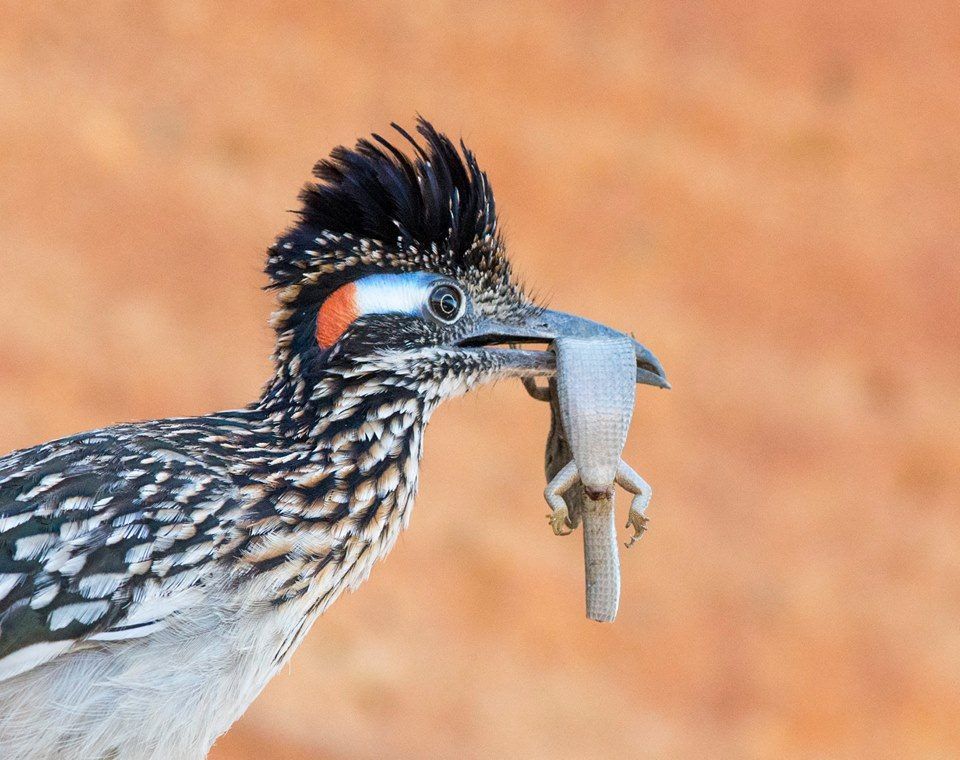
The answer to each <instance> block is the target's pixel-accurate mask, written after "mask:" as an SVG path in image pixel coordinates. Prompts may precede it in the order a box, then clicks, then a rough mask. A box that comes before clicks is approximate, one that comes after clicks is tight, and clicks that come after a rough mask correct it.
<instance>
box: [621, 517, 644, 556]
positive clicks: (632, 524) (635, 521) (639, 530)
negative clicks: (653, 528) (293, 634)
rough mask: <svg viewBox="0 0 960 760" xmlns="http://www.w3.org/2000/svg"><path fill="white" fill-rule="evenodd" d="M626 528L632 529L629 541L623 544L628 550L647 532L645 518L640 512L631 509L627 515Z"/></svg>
mask: <svg viewBox="0 0 960 760" xmlns="http://www.w3.org/2000/svg"><path fill="white" fill-rule="evenodd" d="M626 527H628V528H633V535H632V536H630V540H629V541H627V543H626V544H625V546H626V547H627V548H628V549H629V548H630V547H631V546H633V545H634V544H635V543H636V542H637V539H639V538H640V537H641V536H642V535H643V534H644V532H645V531H646V530H647V518H646V517H644V515H643V514H641V513H640V512H636V511H634V510H632V509H631V510H630V514H629V515H627V525H626Z"/></svg>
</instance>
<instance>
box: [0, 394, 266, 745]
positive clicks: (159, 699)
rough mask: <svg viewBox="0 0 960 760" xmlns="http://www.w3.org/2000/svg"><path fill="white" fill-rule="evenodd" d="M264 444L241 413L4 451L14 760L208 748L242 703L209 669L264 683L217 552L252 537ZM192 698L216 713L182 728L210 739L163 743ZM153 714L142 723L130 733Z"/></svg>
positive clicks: (1, 692)
mask: <svg viewBox="0 0 960 760" xmlns="http://www.w3.org/2000/svg"><path fill="white" fill-rule="evenodd" d="M255 439H256V435H255V432H254V430H253V428H252V427H251V425H250V424H249V420H248V418H247V415H246V414H245V413H244V412H234V413H226V414H223V415H217V416H211V417H201V418H190V419H177V420H160V421H155V422H149V423H142V424H137V425H120V426H116V427H111V428H105V429H103V430H98V431H93V432H90V433H84V434H80V435H75V436H71V437H68V438H64V439H61V440H57V441H52V442H50V443H46V444H43V445H41V446H37V447H34V448H30V449H24V450H20V451H15V452H13V453H11V454H8V455H7V456H5V457H3V458H0V757H17V758H47V757H50V758H54V757H63V756H70V757H84V758H87V757H89V758H99V757H101V756H102V757H111V756H112V755H111V753H116V756H118V757H124V758H127V757H156V758H166V757H171V758H172V757H190V756H191V754H194V755H196V756H202V753H203V751H205V748H206V747H207V746H209V743H210V742H212V741H213V739H214V738H215V737H216V735H217V734H218V733H219V731H220V730H223V728H225V727H226V725H229V720H232V719H233V718H232V717H231V718H229V719H228V721H227V723H226V724H225V725H223V724H224V719H225V718H224V716H225V715H226V713H227V712H229V709H230V705H229V704H225V703H224V702H223V700H220V699H218V698H217V696H216V695H215V694H212V693H207V692H206V691H205V690H204V688H203V683H198V677H202V678H205V679H207V680H209V681H210V682H211V683H217V688H218V689H223V688H224V686H226V685H227V684H229V682H230V679H233V680H234V681H235V683H234V684H232V687H233V688H232V693H233V694H234V695H236V694H238V693H241V692H243V690H244V689H245V690H246V692H249V691H250V689H258V688H259V687H258V686H257V685H256V684H253V683H246V682H247V681H250V679H251V675H250V674H249V673H246V672H244V669H243V668H242V667H238V666H237V662H236V659H237V656H236V653H235V652H230V651H229V649H225V648H224V647H222V646H219V643H220V642H222V639H223V636H224V635H225V633H226V632H228V631H229V630H230V626H231V624H232V620H231V610H230V605H229V604H219V603H218V600H228V599H230V598H231V596H230V594H229V593H227V591H226V589H225V588H224V587H225V586H226V584H228V583H229V582H230V579H229V574H228V573H227V572H226V571H225V569H224V567H223V566H222V563H220V562H218V559H219V558H221V557H223V556H225V554H227V553H229V550H230V548H231V542H235V541H237V540H238V532H237V531H236V530H233V529H232V528H231V526H232V522H231V519H230V516H229V515H230V513H231V511H232V510H233V511H236V510H237V509H238V507H239V506H240V504H241V502H242V499H243V487H244V483H245V482H247V481H248V480H249V475H248V474H247V473H246V470H244V469H243V468H238V467H236V461H237V457H238V456H242V455H243V454H242V453H241V452H242V451H243V450H244V449H245V448H246V447H248V446H250V447H253V448H257V446H256V440H255ZM261 448H262V447H261ZM247 456H249V453H248V454H247ZM249 630H250V634H251V635H258V634H257V633H256V632H255V631H254V630H253V628H252V627H250V629H249ZM261 633H263V635H269V632H263V631H261ZM215 642H216V644H217V645H216V646H214V643H215ZM244 643H246V644H250V643H251V642H240V641H237V642H236V644H237V646H238V647H240V646H242V645H244ZM268 646H269V644H268ZM273 646H278V644H276V643H274V644H273ZM244 693H245V692H244ZM226 698H227V701H228V702H229V701H230V699H229V697H226ZM251 698H252V696H249V697H247V698H246V699H245V701H244V702H243V705H245V704H246V703H247V702H249V699H251ZM234 701H236V700H234ZM191 702H194V704H193V705H192V709H194V710H195V711H199V712H200V713H204V714H202V715H198V719H197V720H194V721H187V722H184V721H183V720H182V719H181V720H180V721H178V724H179V725H180V726H181V728H182V727H183V726H185V725H194V726H196V727H197V734H198V735H196V736H191V735H190V731H189V730H186V731H182V730H181V735H180V736H179V738H177V739H176V740H174V739H173V737H171V736H165V737H153V738H151V737H150V736H149V730H147V726H148V725H150V726H152V725H155V721H156V719H157V718H158V717H162V716H163V714H164V712H165V711H167V712H169V714H170V717H171V719H172V718H173V717H174V716H180V717H181V718H182V716H183V714H184V710H188V709H191ZM237 709H242V706H238V708H237ZM210 710H216V711H217V712H218V713H220V714H219V715H207V714H205V713H206V712H207V711H210ZM141 711H147V712H149V713H150V714H151V717H150V721H149V723H145V724H144V731H143V732H140V733H139V734H138V733H134V734H132V735H131V734H130V732H129V731H121V730H120V727H121V725H123V723H124V722H127V725H129V721H136V720H137V719H138V713H141ZM143 717H144V716H143V715H142V714H141V715H140V719H141V720H142V719H143ZM234 717H235V716H234ZM96 721H99V723H100V725H99V726H91V723H92V722H96ZM221 726H222V727H221ZM218 727H221V728H219V730H218ZM211 732H214V733H212V734H211ZM131 736H132V737H133V744H131V743H130V742H131ZM161 739H162V741H161ZM120 741H123V742H125V743H124V744H120V743H118V742H120ZM71 753H72V754H71Z"/></svg>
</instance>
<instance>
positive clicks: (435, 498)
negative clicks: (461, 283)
mask: <svg viewBox="0 0 960 760" xmlns="http://www.w3.org/2000/svg"><path fill="white" fill-rule="evenodd" d="M958 30H960V12H958V10H957V6H956V3H954V2H942V3H920V4H906V3H904V4H896V3H879V4H878V3H866V2H852V3H843V4H837V3H831V2H801V3H790V2H784V1H783V0H777V1H775V2H768V3H762V4H758V7H755V8H752V9H750V10H747V9H746V6H745V5H744V4H743V3H739V2H717V3H689V2H682V3H671V2H663V3H644V4H642V5H641V4H618V3H602V4H601V3H588V2H573V1H570V2H558V3H537V4H517V3H513V2H479V3H470V4H455V3H448V2H440V1H435V2H418V3H411V2H399V1H391V2H382V3H377V4H361V3H357V4H348V3H314V2H309V3H308V2H304V3H286V4H283V5H279V4H277V5H273V4H259V3H233V4H226V3H213V2H168V3H142V4H139V3H138V4H122V5H120V4H112V3H97V2H94V3H90V2H87V3H62V4H55V3H35V4H34V3H31V4H20V3H9V2H7V3H3V5H2V10H0V262H2V268H0V272H2V278H3V286H2V291H0V292H2V298H0V324H2V332H0V335H2V346H3V348H2V351H0V420H2V424H0V448H2V450H4V451H7V450H10V449H13V448H17V447H22V446H29V445H32V444H35V443H38V442H40V441H43V440H46V439H49V438H53V437H56V436H61V435H65V434H68V433H71V432H75V431H79V430H82V429H87V428H93V427H98V426H102V425H105V424H108V423H112V422H116V421H121V420H129V419H144V418H152V417H162V416H175V415H184V414H192V413H196V414H200V413H204V412H208V411H213V410H216V409H221V408H232V407H236V406H240V405H242V404H244V403H247V402H249V401H251V400H253V399H254V398H256V396H257V394H258V392H259V389H260V385H261V383H262V382H263V381H264V380H265V379H266V378H267V376H268V374H269V372H270V364H269V360H268V356H269V354H270V351H271V334H270V331H269V329H268V328H267V326H266V320H267V315H268V314H269V312H270V309H271V297H270V296H269V295H268V294H266V293H264V292H263V291H261V290H260V287H261V286H262V285H263V284H264V282H265V278H264V277H263V275H261V273H260V268H261V266H262V261H263V256H264V251H265V249H266V247H267V246H268V245H269V244H270V243H271V241H272V239H273V237H274V235H275V234H276V233H278V232H279V231H280V230H281V229H283V228H284V227H285V226H286V225H287V224H288V223H290V222H291V219H292V217H291V216H290V214H289V213H288V212H287V210H288V209H291V208H294V207H295V206H296V205H297V204H296V194H297V191H298V189H299V187H300V186H301V184H302V183H303V182H304V181H305V180H306V179H308V177H309V172H310V168H311V166H312V164H313V162H314V161H316V160H317V159H318V158H320V157H322V156H323V155H325V154H326V153H327V152H328V151H329V150H330V149H331V148H332V147H333V146H334V145H336V144H339V143H348V144H349V143H352V142H353V141H354V139H355V138H356V137H358V136H361V135H364V134H367V133H368V132H370V131H373V130H377V131H383V130H386V129H388V124H389V122H390V121H391V120H398V121H400V122H401V123H403V124H405V125H406V126H411V125H412V123H413V118H414V115H415V113H416V112H421V113H423V114H424V115H426V116H427V117H428V118H430V119H431V120H433V121H434V122H435V123H436V124H437V125H438V126H439V127H440V128H442V129H444V130H446V131H448V132H449V133H450V134H452V135H453V136H460V135H462V136H463V137H464V139H465V140H466V141H467V143H468V144H469V145H470V146H471V147H472V148H473V149H474V150H475V151H476V152H477V153H478V155H479V158H480V161H481V164H482V165H483V166H484V167H485V168H486V170H487V172H488V173H489V175H490V177H491V180H492V182H493V184H494V187H495V189H496V193H497V198H498V202H499V207H500V209H501V218H502V222H503V227H504V229H505V231H506V235H507V241H508V245H509V250H510V252H511V254H512V257H513V258H514V260H515V263H516V265H517V268H518V269H519V271H520V272H521V273H522V274H523V276H524V278H525V280H526V281H527V282H528V283H529V284H530V285H531V286H532V287H533V288H534V289H535V290H536V291H538V292H540V293H542V294H546V295H547V296H549V298H550V301H551V304H552V305H553V306H554V307H556V308H561V309H568V310H573V311H578V312H580V313H583V314H586V315H588V316H590V317H592V318H595V319H599V320H601V321H604V322H607V323H610V324H613V325H616V326H619V327H621V328H624V329H630V330H633V331H635V332H636V334H637V336H638V337H639V338H640V339H641V340H642V341H644V342H645V343H646V344H647V345H648V346H650V347H651V348H652V349H653V350H654V351H655V352H656V353H657V354H658V355H659V356H660V358H661V359H662V360H663V362H664V364H665V366H666V368H667V371H668V374H669V376H670V379H671V380H672V382H673V384H674V390H673V391H672V392H670V393H662V392H656V391H654V390H652V389H650V388H641V389H640V390H639V393H638V405H637V412H636V416H635V423H634V426H633V430H632V434H631V440H630V442H629V444H628V451H627V455H626V457H627V459H628V461H630V462H632V463H633V465H634V466H635V467H636V468H637V469H638V470H639V472H640V473H641V474H643V475H644V476H645V477H646V479H647V480H648V481H650V483H651V484H652V485H653V487H654V491H655V494H654V501H653V504H652V507H651V510H650V516H651V518H652V519H651V526H650V528H651V529H650V532H649V534H648V535H647V536H646V537H645V538H644V540H643V541H642V542H641V544H639V545H638V546H636V547H635V548H634V549H632V550H631V551H630V552H627V553H625V555H624V558H623V564H624V588H623V598H622V604H621V613H620V616H619V618H618V620H617V621H616V623H615V624H613V625H598V624H596V623H590V622H588V621H587V620H585V619H584V615H583V589H582V582H583V569H582V558H581V548H580V544H579V539H578V538H576V537H573V538H569V539H566V540H561V539H559V538H556V537H554V536H553V535H552V534H551V532H550V531H549V529H548V526H547V523H546V521H545V520H544V517H543V516H544V513H545V509H546V507H545V505H544V503H543V502H542V498H541V489H542V487H543V475H542V449H543V443H544V438H545V435H546V428H547V415H546V411H545V409H544V408H542V407H541V406H539V405H538V404H536V403H534V402H533V401H531V400H530V399H528V398H527V397H526V395H525V394H524V392H523V391H522V389H521V388H520V387H519V385H506V384H502V385H500V386H498V387H497V388H495V389H492V390H487V391H484V392H481V393H479V394H476V395H474V396H471V397H468V398H466V399H463V400H459V401H456V402H453V403H451V404H449V405H448V406H447V407H446V408H444V409H442V410H441V411H440V412H439V413H438V414H437V415H436V417H435V419H434V422H433V423H432V424H431V427H430V431H429V433H428V435H427V444H426V456H425V461H424V465H423V469H424V472H423V478H422V490H421V494H420V497H419V500H418V503H417V508H416V510H415V513H414V519H413V525H412V527H411V529H410V530H409V531H408V532H407V533H406V534H405V536H404V537H403V538H402V539H401V541H400V542H399V544H398V546H397V548H396V549H395V550H394V553H393V554H392V555H391V557H390V558H389V559H388V560H387V561H386V562H385V563H383V564H382V565H381V566H379V567H378V568H377V569H376V570H375V571H374V574H373V576H372V578H371V579H370V580H369V581H368V583H367V584H366V585H365V586H364V587H363V588H362V589H361V590H360V591H359V592H357V593H356V594H353V595H350V596H347V597H345V598H343V599H342V600H341V601H340V602H338V603H337V604H336V605H335V606H334V607H333V608H332V609H331V610H330V611H329V612H328V613H327V614H326V615H325V616H324V617H322V618H321V619H320V620H319V621H318V623H317V624H316V625H315V626H314V629H313V632H312V633H311V635H310V636H309V637H308V639H307V641H306V643H305V644H304V645H303V647H302V648H301V649H300V650H299V652H298V653H297V654H296V656H295V657H294V659H293V662H292V666H291V667H290V668H289V669H287V670H286V671H285V672H284V673H283V674H282V675H280V676H278V677H277V678H276V679H275V680H274V681H273V682H272V683H271V684H270V685H269V686H268V687H267V689H266V690H265V692H264V693H263V695H262V696H261V698H260V699H259V700H258V701H257V702H256V703H255V704H254V706H253V707H252V708H251V709H250V710H249V711H248V712H247V714H246V715H245V716H244V717H243V719H242V720H241V721H240V722H239V723H238V724H237V725H236V726H235V727H234V728H233V729H232V731H231V732H230V733H228V734H227V735H226V736H225V737H224V738H223V739H221V741H220V742H219V743H218V744H217V746H216V747H215V749H214V752H213V754H212V757H213V758H215V760H253V759H254V758H258V759H259V758H263V759H265V760H272V759H280V758H286V759H288V760H302V759H304V758H376V757H397V758H413V757H458V758H459V757H469V758H500V757H522V758H601V757H604V758H626V757H631V758H637V757H656V758H663V757H691V758H698V757H837V756H846V757H853V756H858V757H948V756H957V755H958V754H960V720H958V717H960V686H958V685H960V562H958V557H960V509H958V507H960V475H958V472H960V393H958V388H960V253H958V242H960V137H958V136H960V95H958V93H960V31H958ZM620 502H621V509H623V510H624V511H625V510H626V499H625V497H623V496H621V498H620ZM624 535H625V536H626V532H625V533H624ZM144 719H145V720H149V716H145V717H144Z"/></svg>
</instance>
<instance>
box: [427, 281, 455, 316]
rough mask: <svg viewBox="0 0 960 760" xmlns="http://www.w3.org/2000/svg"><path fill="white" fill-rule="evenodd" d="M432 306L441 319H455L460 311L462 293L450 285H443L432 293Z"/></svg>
mask: <svg viewBox="0 0 960 760" xmlns="http://www.w3.org/2000/svg"><path fill="white" fill-rule="evenodd" d="M430 306H431V308H432V309H433V312H434V314H436V315H437V316H438V317H440V318H441V319H445V320H450V319H453V318H454V317H456V316H457V312H459V311H460V293H459V292H458V291H457V290H456V289H455V288H452V287H450V286H449V285H441V286H440V287H439V288H437V289H436V290H434V291H433V293H432V294H431V295H430Z"/></svg>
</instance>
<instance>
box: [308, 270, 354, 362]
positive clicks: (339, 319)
mask: <svg viewBox="0 0 960 760" xmlns="http://www.w3.org/2000/svg"><path fill="white" fill-rule="evenodd" d="M357 316H358V314H357V287H356V285H354V284H353V283H352V282H351V283H347V284H346V285H343V286H341V287H339V288H337V289H336V290H335V291H333V293H331V294H330V295H329V296H328V297H327V300H326V301H324V302H323V305H322V306H321V307H320V311H319V312H317V345H318V346H320V348H321V349H323V350H324V351H326V350H327V349H328V348H330V347H331V346H332V345H333V344H334V343H336V342H337V341H338V340H339V339H340V336H341V335H343V333H344V332H345V331H346V329H347V328H348V327H349V326H350V325H351V324H353V321H354V320H355V319H356V318H357Z"/></svg>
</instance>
